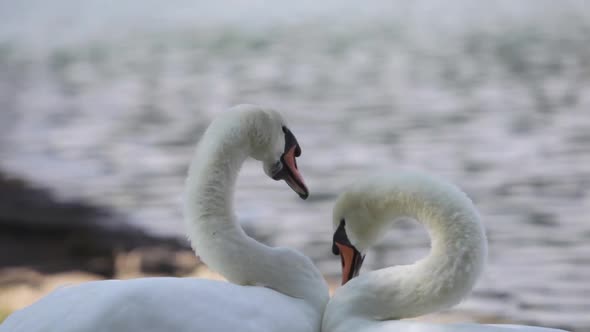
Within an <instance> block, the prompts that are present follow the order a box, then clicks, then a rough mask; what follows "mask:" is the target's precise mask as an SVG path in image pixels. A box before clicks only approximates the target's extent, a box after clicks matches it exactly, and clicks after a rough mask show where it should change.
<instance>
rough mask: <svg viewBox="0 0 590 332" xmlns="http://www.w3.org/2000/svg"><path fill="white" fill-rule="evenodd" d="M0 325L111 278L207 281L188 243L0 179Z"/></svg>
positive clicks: (1, 176) (98, 209)
mask: <svg viewBox="0 0 590 332" xmlns="http://www.w3.org/2000/svg"><path fill="white" fill-rule="evenodd" d="M0 197H1V199H0V320H1V319H2V317H3V316H5V315H7V314H8V313H10V312H12V311H14V310H17V309H19V308H22V307H24V306H26V305H28V304H30V303H32V302H34V301H35V300H36V299H38V298H39V297H41V296H43V295H45V294H47V293H48V292H50V291H51V290H53V289H54V288H55V287H57V286H60V285H67V284H73V283H79V282H84V281H90V280H100V279H106V278H119V279H125V278H133V277H138V276H150V275H168V276H187V275H191V274H197V275H202V274H203V273H205V272H203V271H202V268H203V266H202V265H201V264H200V262H199V260H198V258H197V257H196V256H195V254H194V253H193V251H192V250H191V249H190V246H189V245H188V243H187V241H183V240H179V239H176V238H166V237H161V236H155V235H152V234H148V233H146V232H144V231H142V230H140V229H137V228H136V227H133V226H130V225H128V224H126V223H125V220H124V217H123V216H120V215H118V214H117V213H115V212H113V211H109V210H108V209H104V208H101V207H96V206H91V205H89V204H87V203H84V202H77V201H68V202H62V201H59V200H58V199H56V198H55V197H54V196H53V195H52V194H51V192H50V191H49V190H46V189H40V188H35V187H34V186H32V185H31V184H29V183H27V182H26V181H23V180H21V179H16V178H12V177H10V176H8V175H6V174H4V173H0Z"/></svg>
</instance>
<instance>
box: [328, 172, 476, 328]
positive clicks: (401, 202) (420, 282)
mask: <svg viewBox="0 0 590 332" xmlns="http://www.w3.org/2000/svg"><path fill="white" fill-rule="evenodd" d="M359 191H360V192H361V193H364V196H365V198H364V204H365V205H366V206H368V209H369V210H370V211H371V214H372V215H373V216H374V218H375V220H374V221H368V225H371V223H373V225H372V227H376V228H379V229H380V230H381V231H383V230H384V228H386V227H387V226H389V225H390V224H391V223H394V222H395V221H396V220H399V219H400V218H411V219H414V220H416V221H418V222H420V223H422V224H423V225H424V226H425V227H426V229H427V230H428V233H429V235H430V238H431V250H430V253H429V255H428V256H427V257H425V258H423V259H421V260H419V261H418V262H416V263H414V264H412V265H404V266H393V267H389V268H384V269H381V270H377V271H372V272H368V273H364V274H361V275H360V276H359V277H357V278H355V279H352V280H351V281H349V282H348V283H347V284H346V285H344V286H343V287H341V288H340V289H338V290H337V291H336V293H335V295H334V297H333V298H332V300H331V301H330V303H329V304H328V306H327V308H326V313H325V316H324V325H325V326H326V330H327V331H336V329H335V328H334V327H335V326H338V325H341V327H342V328H344V329H342V331H347V330H348V329H347V328H346V327H347V326H348V327H350V326H351V324H347V323H346V320H348V321H349V323H350V322H352V321H353V320H354V319H361V320H390V319H401V318H410V317H415V316H419V315H423V314H427V313H430V312H433V311H436V310H440V309H443V308H447V307H449V306H452V305H454V304H456V303H458V302H459V301H460V300H461V299H462V298H463V297H464V296H465V295H467V294H468V293H469V292H470V291H471V289H472V288H473V285H474V283H475V281H476V280H477V278H478V277H479V274H480V273H481V271H482V269H483V266H484V264H485V261H486V256H487V240H486V236H485V232H484V229H483V226H482V224H481V223H480V218H479V215H478V213H477V211H476V209H475V207H474V206H473V204H472V202H471V201H470V200H469V198H468V197H467V196H466V195H465V194H464V193H463V192H461V191H460V190H458V189H457V188H455V187H454V186H452V185H450V184H447V183H445V182H442V181H440V180H437V179H434V178H431V177H428V176H424V175H420V174H403V175H399V176H396V177H387V178H380V179H378V181H374V182H370V183H368V184H365V185H363V186H361V188H360V189H359ZM375 223H378V225H375ZM339 331H340V330H339ZM350 331H352V330H350Z"/></svg>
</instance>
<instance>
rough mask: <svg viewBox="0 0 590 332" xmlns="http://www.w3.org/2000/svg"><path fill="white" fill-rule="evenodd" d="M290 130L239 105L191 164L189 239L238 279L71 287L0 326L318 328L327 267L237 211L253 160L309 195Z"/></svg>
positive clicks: (181, 330)
mask: <svg viewBox="0 0 590 332" xmlns="http://www.w3.org/2000/svg"><path fill="white" fill-rule="evenodd" d="M288 135H292V134H291V133H290V131H288V130H287V129H286V127H285V123H284V121H283V119H282V117H281V116H280V114H278V113H277V112H275V111H272V110H265V109H261V108H259V107H256V106H252V105H241V106H238V107H235V108H234V109H233V110H231V111H229V112H227V113H224V114H222V115H221V116H220V117H218V118H217V119H215V120H214V121H213V122H212V123H211V125H210V126H209V128H208V129H207V131H206V132H205V134H204V135H203V137H202V139H201V141H200V143H199V145H198V147H197V151H196V153H195V156H194V159H193V161H192V163H191V167H190V170H189V176H188V178H187V181H186V202H185V220H186V225H187V228H188V232H189V238H190V240H191V243H192V245H193V247H194V248H195V250H196V251H197V253H198V254H199V255H200V257H201V260H202V261H204V262H205V263H207V264H208V266H209V267H210V268H211V269H213V270H215V271H217V272H219V273H221V274H222V275H223V276H224V277H226V278H227V279H228V280H229V281H231V282H233V283H229V282H220V281H213V280H205V279H193V278H143V279H135V280H127V281H114V280H113V281H97V282H89V283H85V284H81V285H77V286H69V287H64V288H61V289H58V290H56V291H54V292H53V293H51V294H50V295H48V296H46V297H45V298H43V299H41V300H40V301H38V302H36V303H34V304H33V305H31V306H29V307H28V308H25V309H23V310H20V311H18V312H15V313H14V314H12V315H11V316H9V317H8V318H7V319H6V321H5V322H4V323H3V324H2V325H1V326H0V332H75V331H76V332H78V331H79V332H82V331H83V332H103V331H104V332H107V331H108V332H117V331H120V332H132V331H133V332H135V331H137V332H140V331H141V332H164V331H166V332H168V331H174V332H185V331H186V332H196V331H199V332H205V331H222V332H224V331H228V332H229V331H246V332H247V331H252V332H254V331H256V332H260V331H285V332H303V331H305V332H309V331H319V330H320V326H321V317H322V313H323V310H324V307H325V305H326V303H327V301H328V288H327V285H326V283H325V281H324V279H323V277H322V275H321V274H320V272H319V271H318V270H317V269H316V267H315V266H314V265H313V263H312V262H311V260H310V259H309V258H307V257H305V256H304V255H302V254H301V253H299V252H297V251H295V250H291V249H287V248H272V247H268V246H265V245H264V244H261V243H259V242H257V241H255V240H254V239H252V238H250V237H248V236H247V235H246V234H245V233H244V232H243V230H242V228H241V227H240V226H239V225H238V224H237V222H236V218H235V216H234V215H233V211H232V199H233V197H232V193H233V189H234V184H235V181H236V177H237V173H238V171H239V169H240V167H241V165H242V163H243V162H244V160H245V159H246V158H248V157H249V156H250V157H253V158H255V159H257V160H260V161H262V163H263V167H264V171H265V172H266V173H267V174H268V175H269V176H272V177H273V178H274V179H285V180H286V181H287V182H288V183H289V185H290V186H291V187H292V188H293V189H294V190H295V191H296V192H297V193H298V194H299V195H300V196H302V197H306V196H307V188H306V187H305V185H304V183H303V181H302V179H301V177H300V174H299V172H298V171H297V169H296V164H295V162H294V158H295V156H297V155H298V153H300V148H299V145H298V144H297V142H296V140H295V139H294V136H293V137H291V138H288ZM298 149H299V150H298ZM289 158H290V159H289ZM281 172H282V173H281ZM277 174H279V175H280V176H278V175H277Z"/></svg>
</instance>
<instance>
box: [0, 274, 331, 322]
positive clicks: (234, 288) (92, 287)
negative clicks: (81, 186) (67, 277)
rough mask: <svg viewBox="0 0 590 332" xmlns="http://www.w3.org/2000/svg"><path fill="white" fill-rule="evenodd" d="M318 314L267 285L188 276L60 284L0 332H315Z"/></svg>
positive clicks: (12, 318) (19, 314) (13, 316)
mask: <svg viewBox="0 0 590 332" xmlns="http://www.w3.org/2000/svg"><path fill="white" fill-rule="evenodd" d="M320 320H321V315H320V314H319V313H316V312H315V311H314V310H312V308H311V307H310V306H309V305H306V304H305V303H304V302H303V301H302V300H299V299H295V298H292V297H289V296H286V295H283V294H280V293H278V292H275V291H273V290H271V289H268V288H263V287H251V286H239V285H235V284H231V283H227V282H222V281H214V280H205V279H192V278H143V279H135V280H126V281H118V280H109V281H98V282H89V283H85V284H81V285H76V286H69V287H63V288H60V289H58V290H56V291H54V292H53V293H51V294H50V295H48V296H46V297H44V298H42V299H41V300H39V301H38V302H36V303H34V304H33V305H31V306H29V307H27V308H25V309H22V310H19V311H17V312H15V313H13V314H12V315H11V316H9V317H8V318H7V319H6V321H5V322H4V323H3V324H2V325H0V332H41V331H43V332H54V331H55V332H74V331H76V332H78V331H85V332H117V331H121V332H132V331H133V332H135V331H141V332H163V331H176V332H189V331H190V332H195V331H199V332H207V331H221V332H224V331H245V332H249V331H252V332H253V331H257V332H259V331H292V332H295V331H314V330H319V325H320Z"/></svg>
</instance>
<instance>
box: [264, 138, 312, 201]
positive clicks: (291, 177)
mask: <svg viewBox="0 0 590 332" xmlns="http://www.w3.org/2000/svg"><path fill="white" fill-rule="evenodd" d="M283 133H285V152H283V155H282V156H281V163H282V164H283V168H282V169H281V170H279V171H278V172H277V173H276V174H274V175H273V176H272V178H273V179H275V180H285V182H287V184H288V185H289V187H291V189H293V190H294V191H295V192H296V193H297V194H298V195H299V197H301V198H302V199H306V198H307V197H308V196H309V190H308V189H307V186H306V185H305V181H303V176H301V173H299V169H298V168H297V161H296V160H295V159H296V158H297V157H299V156H300V155H301V147H300V146H299V143H297V139H296V138H295V135H293V133H292V132H291V131H290V130H289V129H288V128H287V127H283Z"/></svg>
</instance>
